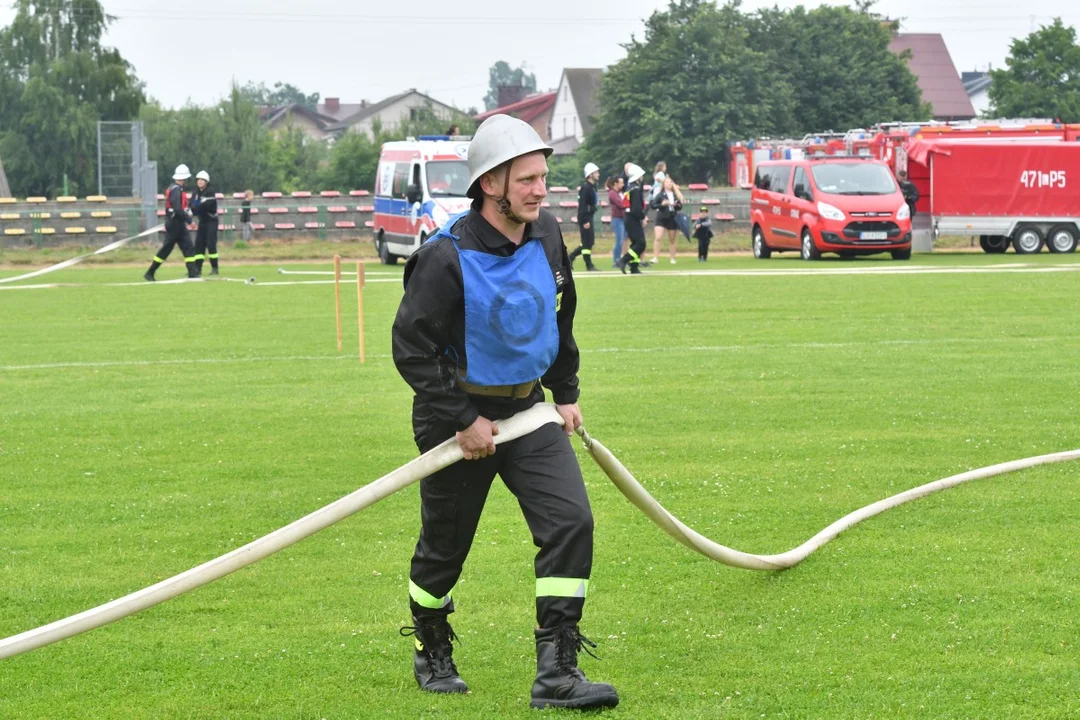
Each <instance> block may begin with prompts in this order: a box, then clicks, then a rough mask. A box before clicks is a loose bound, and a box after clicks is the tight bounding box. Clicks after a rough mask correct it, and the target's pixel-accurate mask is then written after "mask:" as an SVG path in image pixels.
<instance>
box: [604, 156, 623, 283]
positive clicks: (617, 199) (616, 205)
mask: <svg viewBox="0 0 1080 720" xmlns="http://www.w3.org/2000/svg"><path fill="white" fill-rule="evenodd" d="M604 187H606V188H607V191H608V193H607V195H608V206H609V207H610V208H611V229H612V231H613V232H614V233H615V247H614V248H613V249H612V251H611V259H612V265H611V266H612V267H619V258H621V257H622V251H623V240H625V239H626V198H624V197H623V193H622V190H623V187H625V182H624V181H623V178H622V177H609V178H608V179H607V182H606V183H604Z"/></svg>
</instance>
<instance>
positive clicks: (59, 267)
mask: <svg viewBox="0 0 1080 720" xmlns="http://www.w3.org/2000/svg"><path fill="white" fill-rule="evenodd" d="M163 227H165V226H164V225H155V226H154V227H152V228H150V229H149V230H146V231H144V232H141V233H139V234H138V235H132V236H131V237H126V238H124V239H123V240H117V241H116V242H112V243H109V244H108V245H106V246H105V247H101V248H98V249H97V250H95V251H94V252H91V253H86V254H85V255H79V256H77V257H73V258H70V259H68V260H64V261H63V262H58V263H56V264H55V265H50V266H49V267H46V268H42V269H40V270H35V271H33V272H28V273H25V274H23V275H16V276H14V277H7V278H0V285H3V284H4V283H13V282H17V281H19V280H29V279H30V278H35V277H38V276H39V275H47V274H48V273H51V272H56V271H57V270H63V269H64V268H69V267H72V266H75V265H78V264H79V263H81V262H82V261H83V260H86V259H87V258H91V257H93V256H95V255H104V254H105V253H107V252H112V251H113V250H119V249H120V248H122V247H124V246H125V245H127V244H128V243H130V242H132V241H134V240H138V239H140V238H144V237H147V236H149V235H154V234H155V233H157V232H158V231H159V230H161V229H162V228H163Z"/></svg>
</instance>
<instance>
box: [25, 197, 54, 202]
mask: <svg viewBox="0 0 1080 720" xmlns="http://www.w3.org/2000/svg"><path fill="white" fill-rule="evenodd" d="M26 202H28V203H45V202H49V198H43V197H28V198H26Z"/></svg>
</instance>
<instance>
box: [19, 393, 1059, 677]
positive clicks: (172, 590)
mask: <svg viewBox="0 0 1080 720" xmlns="http://www.w3.org/2000/svg"><path fill="white" fill-rule="evenodd" d="M548 423H555V424H558V425H562V424H563V419H562V417H561V416H560V415H559V413H558V412H557V411H556V409H555V406H554V405H551V404H547V403H543V404H539V405H536V406H534V407H532V408H530V409H529V410H526V411H525V412H522V413H519V414H517V415H514V416H513V417H511V418H508V419H506V420H501V421H499V422H498V426H499V434H498V435H496V436H495V438H494V439H495V443H496V444H503V443H506V442H510V441H512V440H516V439H517V438H519V437H522V436H524V435H528V434H529V433H531V432H533V431H534V430H536V429H537V428H539V427H541V426H543V425H546V424H548ZM577 432H578V435H579V436H580V437H581V439H582V441H583V442H584V444H585V449H586V450H587V451H588V452H589V454H590V455H591V456H592V458H593V460H595V461H596V463H597V464H598V465H599V466H600V468H601V469H602V470H603V471H604V473H605V474H606V475H607V476H608V478H610V479H611V481H612V482H613V483H614V484H615V486H616V487H617V488H618V489H619V491H620V492H622V494H623V495H625V496H626V498H627V499H628V500H629V501H630V502H631V503H633V504H634V505H635V506H636V507H638V508H639V509H640V510H641V511H642V512H643V513H645V515H646V516H648V518H649V519H650V520H652V521H653V522H654V523H656V524H657V525H658V526H659V527H660V528H661V529H662V530H663V531H664V532H666V533H667V534H668V535H671V536H672V537H673V538H675V539H676V540H677V541H679V542H680V543H682V544H683V545H685V546H686V547H688V548H690V549H691V550H694V551H696V552H699V553H701V554H702V555H705V556H706V557H709V558H711V559H713V560H716V561H717V562H721V563H723V564H725V565H729V566H731V567H736V568H744V569H747V570H782V569H785V568H789V567H792V566H794V565H797V564H798V563H800V562H802V561H803V560H805V559H806V558H807V557H808V556H809V555H810V554H811V553H812V552H814V551H815V550H817V549H818V548H820V547H821V546H822V545H824V544H825V543H827V542H828V541H829V540H832V539H833V538H835V537H836V536H837V535H839V534H840V533H841V532H843V531H844V530H846V529H847V528H849V527H851V526H852V525H855V524H856V523H858V522H861V521H863V520H865V519H867V518H869V517H872V516H874V515H877V514H878V513H881V512H884V511H885V510H888V509H890V508H893V507H896V506H897V505H902V504H903V503H906V502H910V501H912V500H917V499H919V498H922V497H926V496H927V495H930V494H933V493H936V492H939V491H941V490H945V489H947V488H951V487H955V486H957V485H960V484H962V483H966V482H970V481H972V480H980V479H984V478H989V477H994V476H995V475H1001V474H1003V473H1009V472H1015V471H1017V470H1024V469H1027V468H1032V467H1036V466H1038V465H1047V464H1051V463H1059V462H1066V461H1069V460H1078V459H1080V450H1071V451H1067V452H1059V453H1053V454H1050V455H1040V456H1037V457H1031V458H1026V459H1023V460H1014V461H1012V462H1006V463H1000V464H998V465H991V466H990V467H985V468H981V469H978V470H970V471H968V472H965V473H960V474H959V475H953V476H951V477H947V478H944V479H942V480H937V481H934V482H931V483H927V484H926V485H921V486H919V487H917V488H913V489H911V490H908V491H906V492H903V493H900V494H898V495H894V496H892V497H890V498H886V499H885V500H880V501H878V502H876V503H873V504H872V505H868V506H866V507H864V508H862V509H860V510H856V511H855V512H852V513H849V514H848V515H845V516H844V517H842V518H840V519H839V520H837V521H836V522H834V523H833V524H831V525H829V526H828V527H827V528H825V529H824V530H822V531H821V532H819V533H818V534H817V535H814V536H813V537H812V538H810V539H809V540H807V541H806V542H805V543H803V544H802V545H800V546H798V547H796V548H794V549H792V550H789V551H787V552H785V553H781V554H779V555H752V554H749V553H744V552H740V551H738V550H733V549H731V548H729V547H726V546H724V545H720V544H719V543H716V542H713V541H712V540H709V539H708V538H706V537H704V536H703V535H700V534H699V533H697V532H695V531H694V530H692V529H691V528H689V527H687V526H686V525H684V524H683V523H682V522H680V521H679V520H678V519H677V518H676V517H675V516H674V515H672V514H671V513H670V512H668V511H667V510H665V509H664V507H663V506H661V505H660V503H658V502H657V501H656V500H655V499H654V498H653V497H652V496H651V495H650V494H649V493H648V491H646V490H645V488H644V487H642V486H641V484H640V483H639V482H638V481H637V480H636V479H635V478H634V476H633V475H632V474H631V473H630V471H629V470H627V469H626V467H625V466H624V465H623V464H622V463H621V462H619V460H618V459H617V458H616V457H615V456H614V455H613V454H612V453H611V451H610V450H608V449H607V448H606V447H604V445H603V444H602V443H600V442H599V441H598V440H596V439H594V438H593V437H591V436H590V435H589V434H588V433H587V432H586V431H585V430H584V428H578V430H577ZM461 459H462V453H461V448H460V447H459V446H458V444H457V441H456V440H455V439H454V438H451V439H449V440H447V441H446V442H444V443H442V444H441V445H439V446H438V447H436V448H434V449H432V450H430V451H428V452H427V453H424V454H423V455H421V456H420V457H418V458H416V459H414V460H412V461H410V462H408V463H406V464H405V465H402V466H401V467H400V468H398V469H397V470H394V471H393V472H391V473H389V474H387V475H384V476H383V477H381V478H379V479H378V480H376V481H374V482H372V483H370V484H368V485H365V486H364V487H362V488H360V489H359V490H356V491H355V492H353V493H351V494H349V495H346V496H345V497H343V498H341V499H339V500H337V501H335V502H333V503H331V504H329V505H327V506H326V507H324V508H321V509H319V510H316V511H315V512H313V513H311V514H310V515H307V516H305V517H303V518H301V519H299V520H296V521H295V522H293V523H291V524H289V525H286V526H285V527H283V528H281V529H279V530H275V531H274V532H272V533H270V534H269V535H266V536H264V537H262V538H259V539H258V540H254V541H252V542H250V543H248V544H247V545H244V546H243V547H240V548H237V549H236V550H233V551H231V552H229V553H226V554H225V555H222V556H221V557H218V558H216V559H214V560H210V561H209V562H206V563H203V564H202V565H199V566H198V567H195V568H192V569H191V570H188V571H186V572H183V573H181V574H179V575H176V576H174V577H172V578H169V579H167V580H163V581H161V582H159V583H157V584H155V585H151V586H150V587H147V588H144V589H142V590H139V591H137V592H134V593H131V594H130V595H126V596H124V597H122V598H119V599H117V600H113V601H111V602H109V603H106V604H104V605H101V606H99V607H96V608H92V609H90V610H86V611H85V612H81V613H79V614H77V615H72V616H71V617H68V618H64V619H63V620H57V621H56V622H53V623H50V624H48V625H43V626H42V627H39V628H36V629H34V630H28V631H26V632H23V633H20V634H18V635H13V636H12V637H9V638H6V639H4V640H0V659H4V658H9V657H13V656H15V655H20V654H22V653H25V652H29V651H31V650H35V649H37V648H41V647H44V646H46V645H51V644H52V643H55V642H58V641H60V640H63V639H65V638H69V637H72V636H74V635H78V634H80V633H84V632H86V631H88V630H93V629H95V628H99V627H101V626H103V625H107V624H109V623H111V622H114V621H116V620H120V619H121V618H124V617H127V616H128V615H133V614H135V613H137V612H139V611H141V610H145V609H147V608H150V607H153V606H154V605H158V604H160V603H163V602H165V601H166V600H170V599H172V598H174V597H177V596H179V595H183V594H184V593H187V592H190V591H191V590H194V589H195V588H198V587H201V586H203V585H206V584H208V583H211V582H213V581H214V580H217V579H219V578H221V577H224V576H225V575H228V574H229V573H232V572H235V571H236V570H239V569H241V568H244V567H247V566H248V565H251V564H253V563H255V562H258V561H259V560H262V559H263V558H265V557H268V556H269V555H272V554H274V553H276V552H278V551H279V550H283V549H284V548H287V547H289V546H290V545H293V544H295V543H297V542H299V541H301V540H303V539H304V538H306V537H309V536H311V535H314V534H315V533H317V532H318V531H320V530H323V529H325V528H327V527H329V526H331V525H333V524H334V523H337V522H340V521H341V520H344V519H345V518H347V517H349V516H350V515H353V514H354V513H357V512H359V511H360V510H363V509H365V508H368V507H370V506H371V505H374V504H375V503H377V502H378V501H379V500H382V499H383V498H385V497H387V496H389V495H391V494H393V493H395V492H397V491H398V490H401V489H402V488H405V487H407V486H409V485H411V484H413V483H415V482H417V481H418V480H421V479H423V478H425V477H428V476H429V475H431V474H433V473H435V472H437V471H439V470H441V469H443V468H445V467H448V466H450V465H452V464H454V463H456V462H458V461H459V460H461Z"/></svg>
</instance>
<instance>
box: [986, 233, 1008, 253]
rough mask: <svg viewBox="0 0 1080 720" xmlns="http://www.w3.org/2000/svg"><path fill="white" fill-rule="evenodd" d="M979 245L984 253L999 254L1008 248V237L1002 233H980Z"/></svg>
mask: <svg viewBox="0 0 1080 720" xmlns="http://www.w3.org/2000/svg"><path fill="white" fill-rule="evenodd" d="M979 247H981V248H982V249H983V252H984V253H989V254H990V255H1000V254H1001V253H1003V252H1005V251H1006V250H1008V249H1009V238H1007V237H1006V236H1004V235H980V236H979Z"/></svg>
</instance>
